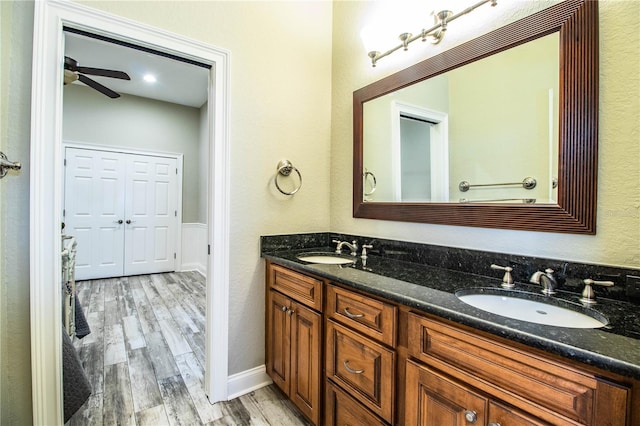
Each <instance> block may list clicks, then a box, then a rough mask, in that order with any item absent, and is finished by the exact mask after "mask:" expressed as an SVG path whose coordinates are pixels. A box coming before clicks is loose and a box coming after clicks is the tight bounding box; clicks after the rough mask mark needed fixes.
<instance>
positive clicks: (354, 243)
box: [333, 240, 358, 256]
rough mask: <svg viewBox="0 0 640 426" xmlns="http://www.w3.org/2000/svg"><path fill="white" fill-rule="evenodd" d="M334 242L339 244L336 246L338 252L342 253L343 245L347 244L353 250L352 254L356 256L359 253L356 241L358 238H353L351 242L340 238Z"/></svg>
mask: <svg viewBox="0 0 640 426" xmlns="http://www.w3.org/2000/svg"><path fill="white" fill-rule="evenodd" d="M333 243H334V244H337V246H336V253H338V254H340V253H342V247H343V246H347V247H349V250H351V256H355V255H357V254H358V253H357V251H358V243H357V242H356V240H353V241H352V242H351V244H349V243H348V242H346V241H339V240H333Z"/></svg>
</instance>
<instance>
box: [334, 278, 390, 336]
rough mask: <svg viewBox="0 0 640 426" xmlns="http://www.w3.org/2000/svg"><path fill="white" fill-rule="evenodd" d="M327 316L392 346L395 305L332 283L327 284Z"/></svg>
mask: <svg viewBox="0 0 640 426" xmlns="http://www.w3.org/2000/svg"><path fill="white" fill-rule="evenodd" d="M326 297H327V308H326V313H327V315H328V316H329V318H333V319H334V320H336V321H338V322H341V323H342V324H345V325H347V326H349V327H351V328H354V329H355V330H358V331H360V332H361V333H363V334H365V335H367V336H369V337H371V338H373V339H376V340H378V341H380V342H382V343H384V344H385V345H389V346H393V347H395V345H396V323H397V308H396V307H395V306H394V305H391V304H389V303H385V302H381V301H379V300H376V299H372V298H370V297H366V296H362V295H360V294H358V293H354V292H352V291H349V290H345V289H342V288H339V287H335V286H333V285H330V286H327V296H326Z"/></svg>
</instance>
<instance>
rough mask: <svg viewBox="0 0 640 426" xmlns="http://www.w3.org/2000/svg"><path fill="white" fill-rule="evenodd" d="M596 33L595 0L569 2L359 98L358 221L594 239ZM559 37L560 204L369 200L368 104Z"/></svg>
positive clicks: (355, 166)
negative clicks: (366, 199)
mask: <svg viewBox="0 0 640 426" xmlns="http://www.w3.org/2000/svg"><path fill="white" fill-rule="evenodd" d="M598 27H599V25H598V3H597V1H596V0H566V1H564V2H562V3H559V4H557V5H554V6H551V7H549V8H547V9H544V10H542V11H540V12H537V13H535V14H533V15H530V16H528V17H526V18H523V19H520V20H518V21H516V22H514V23H511V24H508V25H506V26H504V27H502V28H499V29H497V30H495V31H492V32H490V33H487V34H485V35H483V36H480V37H478V38H476V39H474V40H471V41H468V42H466V43H464V44H462V45H459V46H457V47H454V48H452V49H450V50H448V51H446V52H443V53H441V54H439V55H437V56H434V57H432V58H429V59H426V60H424V61H422V62H419V63H417V64H415V65H412V66H410V67H408V68H406V69H404V70H402V71H399V72H397V73H395V74H392V75H390V76H388V77H385V78H383V79H382V80H379V81H376V82H374V83H372V84H370V85H368V86H366V87H363V88H362V89H359V90H356V91H355V92H353V141H354V142H353V217H358V218H369V219H381V220H394V221H404V222H420V223H434V224H441V225H456V226H476V227H483V228H501V229H516V230H526V231H541V232H560V233H572V234H595V233H596V193H597V170H598ZM556 31H557V32H559V35H560V37H559V39H560V70H559V72H560V79H559V92H560V95H559V145H560V146H559V158H558V204H557V205H552V204H546V205H545V204H533V205H524V204H523V205H520V204H489V203H482V204H480V203H478V204H476V203H473V204H457V203H415V202H413V203H399V202H364V201H363V173H364V165H363V161H364V160H363V104H364V103H365V102H367V101H370V100H372V99H375V98H377V97H380V96H383V95H385V94H387V93H390V92H393V91H395V90H398V89H401V88H404V87H406V86H409V85H411V84H414V83H417V82H419V81H422V80H426V79H428V78H430V77H434V76H436V75H438V74H442V73H444V72H446V71H449V70H452V69H454V68H458V67H461V66H463V65H465V64H467V63H470V62H473V61H476V60H479V59H482V58H485V57H487V56H490V55H493V54H495V53H498V52H501V51H504V50H507V49H511V48H512V47H515V46H518V45H520V44H523V43H526V42H528V41H531V40H533V39H536V38H539V37H543V36H546V35H549V34H551V33H554V32H556ZM363 60H364V59H363Z"/></svg>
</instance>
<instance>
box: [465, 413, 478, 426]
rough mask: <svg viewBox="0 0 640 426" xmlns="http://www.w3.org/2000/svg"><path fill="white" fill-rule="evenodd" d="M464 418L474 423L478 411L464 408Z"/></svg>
mask: <svg viewBox="0 0 640 426" xmlns="http://www.w3.org/2000/svg"><path fill="white" fill-rule="evenodd" d="M464 418H465V419H466V420H467V422H469V423H475V422H476V420H478V413H476V412H475V411H471V410H464Z"/></svg>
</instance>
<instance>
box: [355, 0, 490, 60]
mask: <svg viewBox="0 0 640 426" xmlns="http://www.w3.org/2000/svg"><path fill="white" fill-rule="evenodd" d="M485 3H491V6H495V5H497V4H498V0H481V1H479V2H478V3H476V4H474V5H472V6H469V7H468V8H466V9H464V10H463V11H462V12H459V13H456V14H455V15H454V14H453V12H452V11H450V10H441V11H439V12H433V15H434V17H435V20H436V24H435V25H434V26H432V27H431V28H423V29H422V31H420V33H419V34H417V35H413V34H411V33H402V34H400V35H399V36H398V38H399V39H400V41H401V42H402V43H401V44H399V45H397V46H396V47H394V48H392V49H389V50H387V51H386V52H384V53H380V52H379V51H377V50H372V51H370V52H369V53H367V56H369V58H370V59H371V66H372V67H375V66H376V63H377V62H378V61H379V60H380V59H381V58H384V57H385V56H388V55H390V54H392V53H393V52H395V51H396V50H398V49H400V48H402V50H408V49H409V44H410V43H412V42H414V41H416V40H418V39H420V40H422V41H427V39H428V38H429V39H430V40H431V43H433V44H438V43H440V41H442V39H443V38H444V34H445V32H446V31H447V26H448V24H449V22H451V21H454V20H456V19H458V18H459V17H461V16H462V15H466V14H467V13H470V12H471V11H473V10H475V9H476V8H478V7H480V6H482V5H483V4H485Z"/></svg>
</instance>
